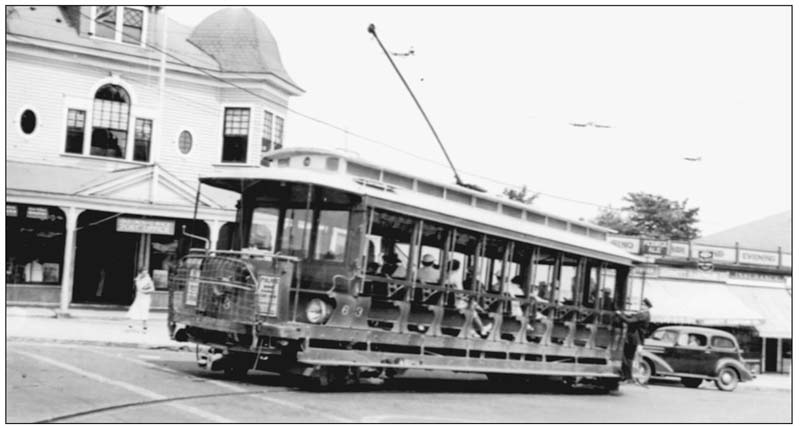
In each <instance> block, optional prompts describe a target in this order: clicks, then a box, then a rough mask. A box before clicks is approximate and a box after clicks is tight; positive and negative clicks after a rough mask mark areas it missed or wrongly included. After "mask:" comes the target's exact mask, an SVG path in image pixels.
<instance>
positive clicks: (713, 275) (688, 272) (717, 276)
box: [658, 266, 728, 282]
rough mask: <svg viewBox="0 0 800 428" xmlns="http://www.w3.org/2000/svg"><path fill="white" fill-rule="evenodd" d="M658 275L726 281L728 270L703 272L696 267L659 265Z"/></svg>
mask: <svg viewBox="0 0 800 428" xmlns="http://www.w3.org/2000/svg"><path fill="white" fill-rule="evenodd" d="M658 276H659V277H661V278H679V279H694V280H701V281H715V282H725V281H726V280H727V279H728V272H719V271H717V272H714V271H711V272H703V271H700V270H696V269H676V268H668V267H663V266H662V267H659V269H658Z"/></svg>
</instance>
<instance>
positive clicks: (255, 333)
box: [168, 149, 636, 389]
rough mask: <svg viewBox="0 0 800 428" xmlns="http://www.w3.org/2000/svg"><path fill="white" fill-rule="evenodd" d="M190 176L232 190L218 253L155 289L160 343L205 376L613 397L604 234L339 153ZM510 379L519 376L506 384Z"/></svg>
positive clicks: (615, 372)
mask: <svg viewBox="0 0 800 428" xmlns="http://www.w3.org/2000/svg"><path fill="white" fill-rule="evenodd" d="M270 160H271V166H270V167H268V168H264V167H262V168H236V169H234V168H231V170H230V171H221V172H218V173H215V174H212V175H209V176H206V177H202V178H201V182H202V183H204V184H207V185H210V186H214V187H218V188H222V189H227V190H230V191H234V192H237V193H240V194H241V199H240V201H239V206H238V217H237V219H238V222H237V227H236V228H235V229H236V230H235V231H234V232H233V233H232V235H231V236H230V237H229V239H227V241H230V242H231V247H232V248H233V249H231V250H216V249H206V250H194V251H192V252H191V253H190V254H188V255H187V256H186V257H184V258H183V259H182V261H181V263H180V267H179V269H178V270H177V272H176V274H175V275H173V276H172V277H171V278H170V298H169V304H170V306H169V307H170V310H169V321H168V322H169V327H170V330H171V333H172V335H173V337H174V338H175V339H176V340H180V341H189V342H194V343H197V344H203V345H207V347H204V348H207V349H208V350H207V351H205V352H203V353H202V354H201V355H198V357H199V361H200V363H201V364H202V365H205V366H206V367H208V368H210V369H215V370H225V371H226V372H227V373H229V374H230V375H233V376H242V375H244V374H246V372H247V371H248V370H250V369H259V370H269V371H277V372H281V373H286V374H294V375H303V376H307V377H310V378H312V379H315V380H317V381H318V382H319V383H320V384H322V385H335V384H339V383H343V382H347V381H348V380H352V379H354V378H357V377H371V376H380V377H391V376H393V375H395V374H397V373H400V372H402V371H404V370H406V369H409V368H416V369H443V370H453V371H461V372H478V373H485V374H487V375H488V376H490V377H492V376H496V377H501V378H502V377H503V376H508V375H518V376H520V378H526V379H536V378H537V376H558V377H563V378H565V379H571V380H576V379H580V380H583V381H590V382H596V383H597V384H600V385H602V386H604V387H606V388H609V389H613V388H615V387H616V385H617V383H618V381H619V378H620V373H621V359H622V340H623V337H624V335H623V334H624V332H623V328H624V327H623V326H622V325H618V324H616V323H615V317H614V311H615V310H616V309H622V308H623V305H624V302H625V296H626V285H627V277H628V271H629V268H630V266H631V265H632V264H633V263H634V262H635V261H636V258H635V256H631V255H629V254H628V253H626V252H624V251H623V250H621V249H618V248H617V247H614V246H612V245H610V244H608V243H606V242H605V234H606V233H608V232H609V230H607V229H604V228H601V227H598V226H595V225H592V224H588V223H583V222H577V221H572V220H568V219H564V218H561V217H556V216H552V215H549V214H546V213H542V212H540V211H537V210H534V209H532V208H531V207H530V206H527V205H524V204H519V203H516V202H513V201H509V200H506V199H503V198H496V197H492V196H489V195H487V194H485V193H481V192H477V191H474V190H470V189H465V188H462V187H458V186H455V185H447V184H441V183H435V182H433V181H430V180H425V179H422V178H418V177H414V176H411V175H408V174H405V173H402V172H399V171H397V170H391V169H386V168H381V167H378V166H376V165H373V164H369V163H366V162H364V161H363V160H360V159H357V158H352V157H348V156H345V155H343V154H341V153H338V152H330V151H324V150H318V149H285V150H280V151H276V152H274V153H273V154H272V155H271V159H270ZM515 377H516V376H515Z"/></svg>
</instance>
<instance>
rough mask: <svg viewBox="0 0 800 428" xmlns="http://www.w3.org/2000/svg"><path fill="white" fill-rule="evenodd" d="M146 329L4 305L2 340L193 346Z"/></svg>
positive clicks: (118, 315)
mask: <svg viewBox="0 0 800 428" xmlns="http://www.w3.org/2000/svg"><path fill="white" fill-rule="evenodd" d="M147 324H148V331H147V332H146V333H141V328H140V327H138V326H137V328H135V329H133V331H131V329H129V328H128V319H127V318H126V311H124V310H119V309H116V310H107V309H70V317H69V318H56V311H55V309H49V308H37V307H6V340H8V341H14V340H21V341H40V342H59V343H75V344H87V345H88V344H92V345H105V346H122V347H133V348H150V349H152V348H159V349H172V350H192V351H193V350H194V345H193V344H190V343H181V342H175V341H173V340H170V338H169V331H168V330H167V313H166V312H151V313H150V320H149V321H148V323H147ZM739 388H742V389H750V390H770V391H775V390H778V391H791V390H792V377H791V376H790V375H786V374H774V373H764V374H759V375H757V377H756V379H755V380H753V381H751V382H743V383H740V384H739Z"/></svg>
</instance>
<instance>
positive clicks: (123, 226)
mask: <svg viewBox="0 0 800 428" xmlns="http://www.w3.org/2000/svg"><path fill="white" fill-rule="evenodd" d="M117 232H131V233H149V234H153V235H170V236H171V235H174V234H175V222H174V221H172V220H153V219H146V218H130V217H118V218H117Z"/></svg>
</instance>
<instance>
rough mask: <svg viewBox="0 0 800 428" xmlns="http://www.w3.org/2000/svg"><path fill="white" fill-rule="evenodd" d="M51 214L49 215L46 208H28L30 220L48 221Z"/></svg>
mask: <svg viewBox="0 0 800 428" xmlns="http://www.w3.org/2000/svg"><path fill="white" fill-rule="evenodd" d="M49 215H50V213H48V211H47V208H44V207H28V213H27V214H26V216H27V217H28V218H35V219H37V220H47V218H48V217H49Z"/></svg>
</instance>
